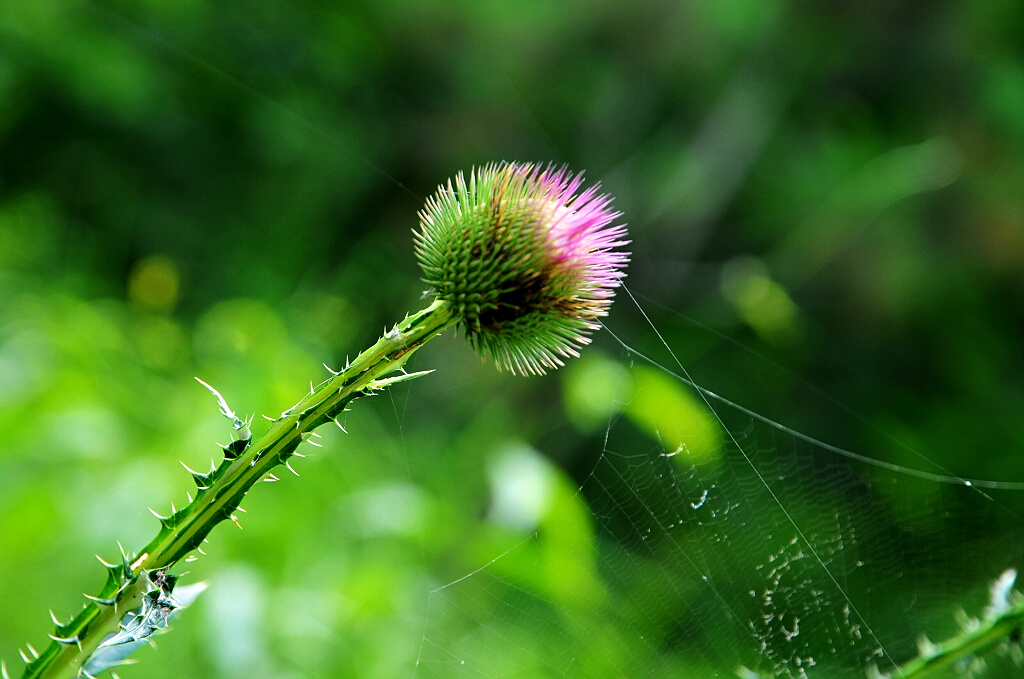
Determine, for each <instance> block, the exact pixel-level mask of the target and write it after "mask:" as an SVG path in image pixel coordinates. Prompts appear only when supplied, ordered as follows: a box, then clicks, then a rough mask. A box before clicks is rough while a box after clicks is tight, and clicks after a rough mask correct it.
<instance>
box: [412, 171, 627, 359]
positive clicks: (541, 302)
mask: <svg viewBox="0 0 1024 679" xmlns="http://www.w3.org/2000/svg"><path fill="white" fill-rule="evenodd" d="M582 184H583V175H582V174H577V175H573V174H571V173H570V172H569V171H568V170H567V169H566V168H564V167H563V168H560V169H558V168H554V167H553V166H550V165H549V166H547V167H541V166H539V165H534V164H531V163H509V164H505V163H501V164H490V165H486V166H484V167H482V168H477V169H476V170H474V171H473V172H471V173H470V176H469V179H468V181H467V179H466V178H465V176H464V175H463V174H462V173H459V174H458V175H456V177H455V181H454V183H452V181H451V180H449V182H448V184H447V185H442V186H441V187H440V188H439V189H438V191H437V193H435V194H434V195H433V196H431V197H430V198H429V199H428V200H427V203H426V206H425V207H424V208H423V210H421V211H420V229H419V231H417V232H416V233H415V237H416V255H417V258H418V259H419V263H420V266H421V267H422V269H423V273H424V280H425V281H426V282H427V283H428V284H429V285H430V286H431V288H432V292H433V293H434V294H435V295H436V296H437V298H438V299H440V300H443V301H444V302H446V303H447V304H448V305H449V306H450V307H451V310H452V313H453V315H454V317H455V319H456V322H457V324H458V325H459V327H460V328H462V331H463V332H464V333H465V335H466V337H467V339H468V340H469V342H470V343H471V344H472V345H473V347H474V349H476V350H477V352H479V353H480V354H482V355H484V356H489V357H491V358H492V359H493V360H494V361H495V363H497V365H498V366H499V367H503V368H506V369H508V370H510V371H511V372H513V373H520V374H526V373H532V374H542V373H543V372H545V370H546V369H549V368H552V369H553V368H557V367H559V366H561V365H562V364H563V362H562V359H563V358H566V357H570V356H577V355H578V354H577V349H578V348H579V347H580V346H581V345H584V344H587V343H589V342H590V338H589V337H588V335H589V334H590V332H591V331H593V330H595V329H596V328H597V327H599V323H598V319H599V318H600V317H601V316H605V315H607V313H608V307H609V306H610V305H611V303H612V296H613V294H614V290H615V288H616V287H618V285H619V284H620V283H621V281H622V278H623V277H624V276H625V273H624V272H623V268H624V267H625V266H626V264H627V263H628V261H629V253H627V252H624V251H622V250H620V249H617V248H621V247H622V246H624V245H626V244H628V241H627V240H625V236H626V230H625V228H624V226H622V225H620V224H615V223H614V222H615V221H616V219H617V218H618V217H619V216H620V214H621V213H619V212H616V211H614V210H613V209H612V207H611V198H610V197H609V196H607V195H604V194H601V193H598V187H596V186H593V187H590V188H588V189H586V190H584V191H583V192H582V193H578V191H579V190H580V188H581V186H582Z"/></svg>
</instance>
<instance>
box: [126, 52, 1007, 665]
mask: <svg viewBox="0 0 1024 679" xmlns="http://www.w3.org/2000/svg"><path fill="white" fill-rule="evenodd" d="M157 37H158V36H157ZM160 42H161V44H164V42H163V41H162V40H161V41H160ZM165 47H169V48H170V50H171V51H173V52H174V53H176V54H179V55H180V56H183V57H184V58H186V59H188V60H189V61H192V62H194V63H195V64H196V65H199V66H201V67H202V68H204V69H208V70H211V72H212V73H213V75H214V76H216V78H218V79H223V80H227V81H229V82H230V83H232V84H233V85H235V86H240V87H241V88H242V89H244V90H245V92H246V93H247V94H249V95H253V96H256V97H257V98H258V99H259V100H260V101H261V102H262V103H263V105H265V106H267V107H268V108H271V109H273V110H274V111H276V112H278V113H283V114H284V115H285V116H286V117H288V118H291V119H294V121H295V122H297V123H299V124H300V125H301V126H304V127H306V128H309V130H307V131H312V132H313V133H314V136H321V137H323V136H326V137H327V138H329V140H330V141H332V142H334V143H336V144H337V143H340V142H339V140H338V138H337V137H335V136H334V135H331V134H330V132H329V131H328V132H325V131H324V130H323V129H321V128H319V127H317V126H316V125H314V124H313V123H310V122H308V121H307V120H306V119H305V118H303V117H301V116H299V115H297V114H295V113H293V112H292V111H291V110H290V109H288V108H286V107H284V106H283V105H281V104H280V103H278V102H277V101H276V100H274V99H272V98H270V97H267V96H265V95H263V94H261V93H260V92H259V91H258V90H254V89H253V88H250V87H248V86H246V85H244V83H241V82H240V81H236V80H234V79H233V78H232V77H231V76H229V75H227V74H226V73H224V72H222V71H220V70H219V69H217V68H216V67H211V65H210V64H208V63H207V62H205V61H203V60H202V59H200V58H198V57H192V56H191V55H190V54H188V53H187V51H184V50H181V49H179V48H177V47H175V46H174V45H173V44H168V45H165ZM348 152H349V153H352V154H354V153H355V152H353V151H351V150H349V151H348ZM356 155H358V154H356ZM359 158H360V161H361V162H363V163H366V164H368V165H370V166H371V167H372V168H373V169H375V170H376V171H378V172H382V171H381V170H379V168H377V167H376V166H374V165H373V164H372V163H370V162H369V161H367V160H366V159H365V158H362V157H359ZM392 181H395V183H396V184H398V186H400V187H401V188H403V189H405V187H404V185H402V184H400V183H398V181H397V180H394V179H392ZM405 190H406V191H408V190H407V189H405ZM630 298H632V294H629V295H627V299H630ZM632 302H636V300H635V299H633V300H632ZM632 302H629V301H626V302H625V303H627V304H628V303H632ZM620 304H622V303H620ZM636 306H637V308H640V305H639V304H637V305H636ZM641 311H642V309H641ZM642 317H643V318H642V321H641V325H640V328H639V330H638V333H637V334H644V333H646V332H647V331H648V330H649V329H654V330H655V331H657V330H658V329H659V326H658V324H657V323H655V322H652V321H651V320H650V319H648V318H647V314H646V313H642ZM628 330H629V329H628V328H626V329H623V328H619V327H617V326H616V325H615V324H614V323H613V324H612V326H611V327H610V328H609V332H608V333H607V338H606V339H610V340H611V341H610V343H609V344H610V349H607V353H608V355H609V358H608V362H609V364H611V365H615V366H618V367H619V368H620V369H621V370H622V371H625V372H626V373H629V374H631V375H633V376H640V377H644V379H645V380H646V382H647V383H648V385H649V386H650V387H652V388H653V387H660V388H661V389H662V390H666V389H667V391H668V394H669V395H670V396H673V397H674V398H676V399H679V398H684V399H685V401H684V403H685V405H686V406H687V407H688V408H689V409H690V412H691V414H693V415H694V416H693V417H691V418H689V419H684V421H683V422H682V424H681V425H680V426H681V429H679V430H678V431H674V432H670V431H667V430H665V429H664V427H662V426H660V425H662V424H663V423H662V422H644V421H643V420H642V419H638V418H637V417H631V416H630V408H629V403H628V402H621V403H620V402H619V401H618V399H620V398H623V395H621V394H611V395H607V396H606V397H605V398H604V406H605V407H604V411H606V412H607V414H608V417H607V421H606V424H604V425H603V426H602V427H601V431H600V436H598V437H597V438H596V440H595V442H594V443H593V445H592V446H591V447H590V448H588V449H587V450H586V451H585V453H584V454H583V455H580V456H579V458H578V459H579V460H580V461H577V462H576V463H574V465H572V466H571V467H567V468H566V469H563V468H561V467H559V466H558V465H556V464H554V463H552V462H551V461H550V458H551V457H556V455H554V453H556V452H557V451H553V450H549V449H546V448H544V446H538V447H539V448H541V450H536V449H534V448H532V447H530V446H529V445H527V444H525V443H523V442H513V443H511V444H510V445H509V447H507V448H503V449H500V450H498V451H494V454H493V455H492V456H491V458H492V464H491V476H490V483H491V487H490V502H489V506H488V509H487V512H488V513H487V517H486V520H485V521H484V524H485V529H486V530H487V531H489V532H488V534H487V536H486V537H485V539H483V540H477V541H476V543H475V545H474V546H473V548H472V550H470V551H469V553H467V554H463V555H462V556H463V557H464V558H461V559H458V560H455V563H452V564H450V566H449V567H448V569H447V570H445V569H444V567H433V565H432V566H430V567H429V568H433V570H434V571H435V577H436V578H437V580H436V582H434V583H433V584H432V585H431V586H430V587H428V588H426V589H425V591H424V598H425V612H424V614H423V620H422V622H421V623H420V624H419V625H418V627H417V631H416V634H417V635H418V636H419V643H418V644H415V645H414V655H413V656H412V657H410V658H409V662H408V663H405V664H403V665H402V671H401V672H396V676H409V675H410V674H411V675H412V676H416V677H420V678H423V679H426V678H431V677H635V676H643V677H708V676H736V675H737V674H740V675H741V676H750V675H753V674H757V675H769V676H784V677H785V676H791V677H811V678H812V679H813V678H814V677H828V676H830V675H832V676H838V677H865V676H867V675H869V674H870V673H871V672H872V671H873V669H876V668H877V669H878V670H879V671H881V672H892V671H893V668H894V667H895V666H897V665H898V664H899V663H901V662H904V661H906V660H907V659H909V658H911V657H913V656H914V655H915V654H916V653H917V645H918V640H919V636H920V635H921V634H923V633H927V634H929V635H934V638H943V637H944V636H946V635H949V634H952V633H955V632H956V630H957V623H956V621H955V620H954V612H955V610H956V607H957V606H963V608H964V609H966V610H968V611H971V612H972V613H973V612H976V611H977V610H978V608H979V607H980V606H982V605H984V600H985V598H986V587H987V584H988V583H989V582H990V581H991V580H993V579H994V578H996V577H997V576H998V575H999V573H1001V572H1002V571H1003V570H1004V569H1006V568H1009V567H1016V566H1019V562H1020V557H1021V552H1020V548H1019V546H1017V545H1016V544H1015V541H1016V542H1019V538H1020V536H1021V530H1020V527H1021V524H1022V521H1021V517H1020V516H1019V515H1018V514H1017V513H1016V511H1015V510H1014V509H1013V508H1012V505H1013V502H1014V501H1017V499H1018V498H1019V491H1020V490H1021V488H1020V487H1019V486H1017V485H1015V484H1013V483H987V484H986V483H978V482H977V480H968V479H963V478H960V477H958V476H957V475H956V474H955V473H951V472H950V471H948V470H945V469H942V468H940V467H937V466H936V465H934V464H932V463H930V462H929V460H928V457H927V456H926V455H920V456H919V459H918V461H919V462H920V463H921V464H920V465H916V466H913V467H911V466H906V465H901V464H896V463H893V462H890V461H888V460H886V459H877V460H876V459H874V458H872V457H869V456H867V455H865V454H864V453H863V452H862V451H859V450H855V451H847V450H843V449H841V448H837V447H835V446H833V445H831V443H830V442H829V441H826V440H817V439H814V438H810V437H808V436H805V435H804V434H802V433H801V432H799V431H797V430H795V429H790V428H787V427H786V426H784V425H782V424H778V423H776V422H774V421H772V420H771V419H770V417H769V416H765V415H761V414H759V413H758V412H755V411H753V410H751V409H747V408H744V407H743V406H742V405H740V404H739V403H738V402H733V401H729V400H725V399H723V397H721V396H718V395H717V394H715V393H714V392H712V391H709V390H708V389H707V388H705V387H709V386H714V385H705V384H703V383H702V382H695V381H694V380H693V379H691V377H690V374H689V372H688V366H687V365H686V363H685V362H683V361H680V360H678V359H677V358H676V354H675V352H674V351H673V347H672V345H671V343H669V342H665V341H664V340H662V341H663V344H664V345H663V347H661V349H663V350H664V351H660V352H657V354H656V353H655V352H650V351H647V350H646V349H645V350H639V349H636V348H633V343H632V340H631V339H630V333H629V332H628ZM585 358H586V357H585ZM584 360H585V359H584ZM762 367H763V366H762ZM569 369H570V370H571V369H572V368H571V367H570V368H569ZM645 370H647V371H648V372H644V371H645ZM652 372H653V373H654V374H656V375H658V376H660V378H661V379H660V381H659V380H658V379H656V378H654V377H652V376H651V375H652ZM666 382H667V383H669V384H670V385H672V386H671V388H668V387H665V383H666ZM680 394H683V395H685V396H682V397H681V396H680ZM728 396H729V397H730V398H733V397H736V398H737V400H742V394H741V395H738V396H737V395H735V394H730V395H728ZM624 398H626V399H633V398H644V396H643V392H641V393H639V394H627V395H625V396H624ZM821 407H822V408H827V409H829V412H834V416H835V418H836V419H839V418H849V417H850V415H849V414H848V413H846V412H844V410H843V409H842V408H841V407H839V406H837V405H834V404H828V403H825V402H823V404H822V405H821ZM394 408H395V414H396V417H397V418H398V420H399V422H400V426H399V429H400V430H401V420H402V419H403V417H402V416H401V415H399V408H398V407H397V406H394ZM637 410H641V409H640V408H638V409H637ZM402 411H403V413H404V408H403V409H402ZM676 424H679V423H678V422H676ZM402 435H403V436H404V432H403V433H402ZM824 438H826V439H827V438H828V437H824ZM406 461H408V460H406ZM409 476H410V477H412V474H411V473H410V474H409ZM1010 495H1012V496H1013V498H1012V500H1010V499H1007V498H1008V496H1010ZM1018 504H1019V503H1018ZM936 517H941V519H939V520H936ZM992 522H999V523H1001V524H1006V525H1009V526H1012V527H1013V530H1012V532H1011V533H1009V534H1008V535H1007V537H1006V539H1004V540H1003V541H1002V542H993V541H991V539H989V540H982V539H980V538H978V537H977V536H984V535H993V534H995V533H994V531H991V530H983V527H984V526H986V525H987V524H990V523H992ZM466 563H470V564H472V565H471V566H470V567H468V568H467V566H466V565H465V564H466ZM215 584H216V583H215ZM232 589H233V588H231V587H222V588H221V591H226V590H227V591H230V590H232ZM237 589H242V588H237ZM215 591H216V588H215ZM199 605H200V606H202V605H204V604H202V602H200V604H199ZM150 662H152V660H150ZM405 670H408V672H407V673H403V672H404V671H405ZM129 671H131V670H129ZM1014 671H1015V670H1014V669H1012V668H1009V667H1008V666H1007V667H1005V668H1003V667H1002V666H1000V665H995V666H993V667H992V668H990V671H989V672H988V673H987V674H986V676H990V677H996V676H1015V675H1014V674H1013V672H1014Z"/></svg>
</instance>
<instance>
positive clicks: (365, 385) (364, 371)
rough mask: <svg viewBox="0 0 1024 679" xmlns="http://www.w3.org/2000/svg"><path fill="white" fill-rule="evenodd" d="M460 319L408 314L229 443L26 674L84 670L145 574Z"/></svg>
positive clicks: (168, 561)
mask: <svg viewBox="0 0 1024 679" xmlns="http://www.w3.org/2000/svg"><path fill="white" fill-rule="evenodd" d="M453 323H454V320H453V319H452V315H451V312H450V310H449V308H448V306H447V305H446V304H445V303H444V302H441V301H436V302H434V303H433V304H431V305H430V306H429V307H427V308H426V309H423V310H422V311H420V312H418V313H416V314H413V315H412V316H409V317H407V318H406V319H405V320H404V321H402V322H401V323H399V324H398V325H396V326H395V327H394V328H393V329H392V330H391V331H390V332H388V333H386V334H385V335H384V336H383V337H381V338H380V340H378V341H377V343H376V344H374V345H373V346H372V347H370V348H369V349H367V350H366V351H364V352H363V353H361V354H359V356H358V357H357V358H356V359H355V361H353V362H352V363H351V364H350V365H349V366H347V367H346V368H345V370H343V371H342V372H340V373H336V374H334V375H333V376H332V377H331V378H330V379H328V380H326V381H325V382H323V383H322V384H320V385H319V386H318V387H317V388H316V389H313V390H311V392H310V393H309V394H308V395H307V396H306V397H304V398H303V399H302V400H301V401H299V403H297V404H296V405H295V406H294V407H293V408H291V409H290V410H288V411H287V412H285V413H284V414H282V416H281V417H280V418H278V419H276V420H274V422H273V423H272V424H271V426H270V429H269V430H268V431H267V432H266V433H265V434H263V435H262V436H261V437H260V438H259V439H257V440H256V441H253V442H251V444H249V443H248V441H236V442H234V443H233V444H231V445H229V446H226V447H225V455H224V460H223V461H222V462H221V464H220V466H218V467H217V468H216V469H215V470H212V471H211V472H210V473H209V474H199V473H195V472H194V473H193V476H194V478H195V479H196V484H197V486H198V492H197V495H196V497H195V499H194V500H192V501H191V502H190V503H189V505H188V506H187V507H184V508H182V509H180V510H178V511H176V512H174V513H173V514H172V515H171V516H169V517H164V518H161V519H160V523H161V529H160V532H159V533H158V534H157V536H156V537H155V538H154V539H153V540H152V541H151V542H150V543H149V544H148V545H146V547H145V548H144V549H143V550H142V552H141V553H140V554H139V556H138V557H137V558H135V559H134V560H129V559H128V558H124V559H123V563H121V564H117V565H111V564H107V583H106V584H105V585H104V587H103V589H102V590H101V592H100V594H99V595H97V596H96V597H94V598H92V601H91V602H90V603H89V604H87V605H86V606H85V608H84V609H83V610H82V612H81V613H79V614H78V615H77V616H76V617H75V618H74V619H73V620H71V621H70V622H68V623H66V624H63V625H58V626H57V630H56V632H55V634H53V637H54V638H56V640H55V641H54V642H53V643H52V644H50V646H49V647H48V648H47V649H46V650H45V651H44V652H43V653H41V654H40V655H39V657H38V658H36V659H35V660H34V661H32V662H31V663H29V665H28V667H27V668H26V669H25V673H24V674H23V675H22V679H70V678H72V677H79V676H83V668H84V667H85V664H86V662H87V661H88V659H89V656H90V655H91V654H92V653H93V652H94V651H95V650H96V649H97V647H98V646H99V645H100V644H101V643H102V642H103V641H104V639H106V638H107V637H109V636H110V635H112V634H115V633H116V632H117V631H118V629H119V625H120V623H121V620H122V619H123V617H124V614H125V613H126V612H128V611H131V610H133V609H136V608H138V607H139V606H140V605H141V602H142V597H143V595H144V594H145V592H144V591H143V590H142V588H143V586H144V585H143V583H144V582H145V580H146V578H140V577H139V576H140V575H141V574H143V573H147V572H152V571H166V570H168V569H170V568H171V567H173V566H174V565H175V564H177V563H178V562H179V561H181V560H182V559H184V558H185V557H186V556H188V555H189V554H190V553H191V552H192V551H194V550H197V549H199V547H200V545H202V543H203V540H204V539H205V538H206V536H207V535H208V534H209V533H210V531H211V530H212V529H213V527H214V526H216V525H217V524H218V523H220V522H221V521H224V520H225V519H232V520H234V516H233V513H234V512H235V510H237V509H238V506H239V504H240V503H241V501H242V499H243V498H244V497H245V494H246V492H248V490H249V489H250V488H251V487H252V486H253V484H255V483H256V482H257V481H260V480H267V481H273V480H276V477H274V476H273V475H272V474H271V470H273V469H274V468H275V467H277V466H278V465H282V464H286V463H287V462H288V459H289V458H290V457H291V456H292V455H294V454H295V449H296V448H297V447H298V445H299V444H300V443H302V442H303V441H304V440H306V438H307V437H308V436H309V435H311V433H312V432H313V430H314V429H316V428H317V427H319V426H320V425H322V424H324V423H326V422H331V421H334V420H336V418H337V417H338V415H339V414H341V412H342V411H344V410H345V407H346V406H347V405H348V404H349V403H350V402H351V401H352V400H353V399H355V398H358V397H359V396H362V395H365V394H367V393H372V392H373V391H375V390H377V389H380V388H383V387H385V386H387V385H388V384H391V383H393V382H396V381H400V380H403V379H406V377H405V376H404V375H399V376H397V377H391V378H387V377H386V376H387V375H389V374H390V373H393V372H395V371H396V370H399V369H401V368H402V366H403V365H405V362H406V361H407V360H408V358H409V356H411V355H412V353H413V352H415V351H416V350H417V349H419V348H420V347H421V346H423V344H424V343H426V342H427V341H428V340H430V339H432V338H433V337H435V336H436V335H438V334H439V333H440V332H441V331H443V330H444V329H445V328H447V327H449V326H450V325H452V324H453ZM200 551H201V550H200Z"/></svg>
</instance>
